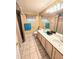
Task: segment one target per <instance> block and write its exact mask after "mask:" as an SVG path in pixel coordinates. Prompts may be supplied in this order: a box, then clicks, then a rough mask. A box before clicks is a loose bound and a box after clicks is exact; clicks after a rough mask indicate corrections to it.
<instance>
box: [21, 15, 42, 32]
mask: <svg viewBox="0 0 79 59" xmlns="http://www.w3.org/2000/svg"><path fill="white" fill-rule="evenodd" d="M21 20H22V26H23V32H24V34H29V33H33V32H34V31H35V30H37V29H38V26H40V28H43V26H42V23H41V21H40V20H41V17H40V16H39V15H38V16H35V22H34V23H32V29H31V30H30V31H25V30H24V23H27V18H26V16H25V15H21Z"/></svg>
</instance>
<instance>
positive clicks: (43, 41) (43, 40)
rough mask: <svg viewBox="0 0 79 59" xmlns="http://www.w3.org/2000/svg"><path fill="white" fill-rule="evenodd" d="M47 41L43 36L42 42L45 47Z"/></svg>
mask: <svg viewBox="0 0 79 59" xmlns="http://www.w3.org/2000/svg"><path fill="white" fill-rule="evenodd" d="M45 41H46V39H45V38H44V37H42V40H41V43H42V45H43V47H44V48H45Z"/></svg>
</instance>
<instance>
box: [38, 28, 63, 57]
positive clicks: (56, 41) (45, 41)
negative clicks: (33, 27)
mask: <svg viewBox="0 0 79 59" xmlns="http://www.w3.org/2000/svg"><path fill="white" fill-rule="evenodd" d="M45 31H46V30H45V29H41V30H38V35H37V37H38V39H39V40H40V42H41V44H42V46H43V47H44V49H45V50H46V52H47V53H48V55H49V57H50V58H51V59H63V35H62V34H59V33H54V34H52V35H48V34H47V33H46V32H45Z"/></svg>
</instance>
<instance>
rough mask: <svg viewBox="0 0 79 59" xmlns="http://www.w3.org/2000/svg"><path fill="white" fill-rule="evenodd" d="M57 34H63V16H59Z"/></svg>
mask: <svg viewBox="0 0 79 59" xmlns="http://www.w3.org/2000/svg"><path fill="white" fill-rule="evenodd" d="M57 29H58V30H57V32H59V33H61V34H63V16H60V17H59V19H58V27H57Z"/></svg>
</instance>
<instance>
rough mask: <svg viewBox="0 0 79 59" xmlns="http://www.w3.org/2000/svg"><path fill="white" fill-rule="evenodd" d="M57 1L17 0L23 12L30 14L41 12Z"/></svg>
mask: <svg viewBox="0 0 79 59" xmlns="http://www.w3.org/2000/svg"><path fill="white" fill-rule="evenodd" d="M55 1H56V0H16V2H17V4H18V6H19V8H20V9H21V12H22V13H24V14H28V15H29V14H31V15H37V14H39V13H41V12H42V11H44V10H45V9H46V8H47V7H48V6H50V5H51V4H52V3H54V2H55ZM16 7H17V6H16Z"/></svg>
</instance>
